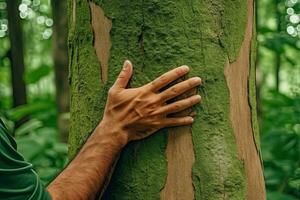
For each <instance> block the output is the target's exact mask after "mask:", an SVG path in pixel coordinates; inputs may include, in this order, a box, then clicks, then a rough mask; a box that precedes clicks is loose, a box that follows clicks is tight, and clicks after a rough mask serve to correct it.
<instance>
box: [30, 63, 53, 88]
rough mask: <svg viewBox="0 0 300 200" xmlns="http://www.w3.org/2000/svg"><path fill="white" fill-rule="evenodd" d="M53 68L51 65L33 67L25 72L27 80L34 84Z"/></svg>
mask: <svg viewBox="0 0 300 200" xmlns="http://www.w3.org/2000/svg"><path fill="white" fill-rule="evenodd" d="M51 71H52V68H51V67H50V66H42V67H39V68H36V69H32V70H31V71H29V72H28V73H26V74H25V82H26V83H27V84H33V83H36V82H38V81H39V80H40V79H42V78H43V77H45V76H47V75H49V74H50V72H51Z"/></svg>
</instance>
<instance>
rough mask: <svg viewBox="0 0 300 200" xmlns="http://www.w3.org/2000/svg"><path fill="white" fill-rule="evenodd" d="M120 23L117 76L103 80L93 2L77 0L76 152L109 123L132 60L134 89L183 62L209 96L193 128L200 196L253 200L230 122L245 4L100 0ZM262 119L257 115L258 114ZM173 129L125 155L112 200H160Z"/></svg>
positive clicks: (73, 47)
mask: <svg viewBox="0 0 300 200" xmlns="http://www.w3.org/2000/svg"><path fill="white" fill-rule="evenodd" d="M94 2H96V3H97V4H98V5H99V6H101V7H102V9H103V10H104V12H105V14H106V16H107V17H108V18H109V19H111V20H112V23H113V26H112V30H111V41H112V48H111V52H110V61H109V74H108V75H109V77H108V83H107V84H106V85H101V83H100V81H99V80H100V67H99V62H98V61H97V58H96V56H95V52H94V49H93V44H92V42H93V35H92V30H91V25H90V21H91V19H90V13H89V12H90V10H89V8H88V2H87V1H85V0H77V6H76V24H75V27H76V28H74V29H72V28H71V29H70V61H71V72H70V73H71V76H70V77H71V78H70V80H71V90H72V97H71V132H70V154H71V155H74V154H75V152H76V151H77V150H78V148H79V147H80V145H81V143H82V142H83V141H84V140H85V138H86V136H87V135H88V133H90V132H92V130H93V129H94V127H95V126H96V125H97V123H98V122H99V120H100V119H101V115H102V112H103V109H104V104H105V100H106V93H107V89H108V88H109V87H110V85H111V84H112V83H113V82H114V80H115V77H116V76H117V74H118V73H119V71H120V69H121V66H122V62H123V61H124V60H125V59H130V60H132V62H133V64H134V76H133V79H132V81H131V86H133V87H137V86H141V85H143V84H144V83H146V82H149V81H150V80H152V79H154V78H155V77H157V76H159V75H160V74H162V73H164V72H166V71H168V70H169V69H172V68H173V67H175V66H179V65H183V64H186V65H189V66H190V67H191V69H192V70H191V73H190V76H200V77H203V79H204V85H203V87H201V88H200V89H199V92H200V93H201V95H202V96H203V102H202V104H201V106H200V105H199V106H196V108H195V109H196V110H197V112H198V116H197V118H196V122H195V124H194V125H193V129H192V130H193V143H194V150H195V155H196V162H195V164H194V166H193V181H194V187H195V197H196V199H198V200H199V199H203V200H204V199H205V200H218V199H230V200H241V199H245V194H246V192H245V190H246V189H245V188H246V185H245V184H246V178H245V174H244V168H243V164H242V163H241V162H240V161H239V159H238V157H237V148H236V142H235V139H234V134H233V130H232V128H231V122H230V117H229V104H230V102H229V91H228V88H227V84H226V80H225V77H224V66H225V63H226V60H227V59H228V58H229V59H230V61H234V60H235V58H236V57H237V55H238V52H239V49H240V46H241V43H242V40H243V37H244V31H245V25H246V13H247V9H246V6H247V5H246V4H247V2H245V1H242V0H231V1H227V0H214V1H213V0H202V1H192V0H189V1H183V0H178V1H174V0H164V1H158V0H149V1H145V0H141V1H127V0H95V1H94ZM253 115H255V113H254V114H253ZM165 148H166V130H161V131H160V132H159V133H158V134H156V135H154V136H152V137H151V138H149V139H147V140H144V141H141V142H135V143H132V144H130V145H128V146H127V147H126V148H125V149H124V151H123V152H122V155H121V157H120V161H119V163H118V165H117V167H116V171H115V173H114V175H113V177H112V181H111V183H110V185H109V187H108V189H107V192H106V193H105V199H118V200H122V199H124V200H125V199H126V200H127V199H128V200H129V199H130V200H132V199H149V200H150V199H151V200H153V199H159V193H160V190H161V189H162V188H163V186H164V184H165V179H166V175H167V168H166V158H165Z"/></svg>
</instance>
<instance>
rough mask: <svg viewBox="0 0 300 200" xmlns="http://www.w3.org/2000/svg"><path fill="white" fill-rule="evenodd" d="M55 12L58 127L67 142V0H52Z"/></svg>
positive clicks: (54, 54)
mask: <svg viewBox="0 0 300 200" xmlns="http://www.w3.org/2000/svg"><path fill="white" fill-rule="evenodd" d="M51 4H52V13H53V21H54V24H53V59H54V71H55V86H56V87H55V88H56V102H57V111H58V120H57V124H58V129H59V132H60V135H61V138H62V141H64V142H67V139H68V132H69V119H68V117H67V116H66V115H67V113H68V112H69V110H70V92H69V82H68V73H69V70H68V44H67V41H68V17H67V15H66V12H67V1H61V0H52V2H51Z"/></svg>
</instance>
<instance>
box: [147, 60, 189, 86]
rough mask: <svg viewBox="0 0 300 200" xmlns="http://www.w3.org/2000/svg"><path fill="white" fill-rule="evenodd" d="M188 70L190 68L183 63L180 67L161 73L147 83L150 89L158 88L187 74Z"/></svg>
mask: <svg viewBox="0 0 300 200" xmlns="http://www.w3.org/2000/svg"><path fill="white" fill-rule="evenodd" d="M189 70H190V68H189V67H188V66H186V65H183V66H181V67H177V68H175V69H173V70H171V71H168V72H167V73H165V74H163V75H161V76H160V77H158V78H157V79H155V80H154V81H152V82H150V83H149V85H150V87H151V90H153V91H158V90H160V89H161V88H163V87H165V86H167V85H168V84H169V83H171V82H173V81H175V80H176V79H178V78H180V77H182V76H184V75H185V74H187V73H188V72H189Z"/></svg>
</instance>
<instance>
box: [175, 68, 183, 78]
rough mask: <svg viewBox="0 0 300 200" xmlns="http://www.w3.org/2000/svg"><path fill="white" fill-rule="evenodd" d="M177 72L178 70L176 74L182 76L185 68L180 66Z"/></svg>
mask: <svg viewBox="0 0 300 200" xmlns="http://www.w3.org/2000/svg"><path fill="white" fill-rule="evenodd" d="M175 72H176V75H178V76H181V75H182V74H183V73H184V70H183V69H181V68H179V69H177V70H176V71H175Z"/></svg>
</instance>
